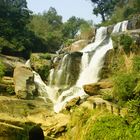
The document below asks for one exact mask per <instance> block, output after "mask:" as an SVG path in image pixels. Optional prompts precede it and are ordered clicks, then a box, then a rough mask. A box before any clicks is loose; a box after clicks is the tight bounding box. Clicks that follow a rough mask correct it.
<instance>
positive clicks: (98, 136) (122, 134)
mask: <svg viewBox="0 0 140 140" xmlns="http://www.w3.org/2000/svg"><path fill="white" fill-rule="evenodd" d="M127 129H128V126H127V124H126V122H125V120H124V119H123V118H121V117H119V116H114V115H108V116H104V117H100V118H99V119H97V120H96V121H95V122H94V123H93V125H91V127H90V129H89V131H88V132H87V134H86V135H85V136H84V137H85V138H84V140H126V139H127V140H128V139H129V138H128V137H129V133H128V132H127Z"/></svg>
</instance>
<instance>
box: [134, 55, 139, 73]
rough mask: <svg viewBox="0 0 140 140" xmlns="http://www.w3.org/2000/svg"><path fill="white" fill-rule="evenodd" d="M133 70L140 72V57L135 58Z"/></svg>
mask: <svg viewBox="0 0 140 140" xmlns="http://www.w3.org/2000/svg"><path fill="white" fill-rule="evenodd" d="M133 70H134V71H135V72H140V56H135V57H134V58H133Z"/></svg>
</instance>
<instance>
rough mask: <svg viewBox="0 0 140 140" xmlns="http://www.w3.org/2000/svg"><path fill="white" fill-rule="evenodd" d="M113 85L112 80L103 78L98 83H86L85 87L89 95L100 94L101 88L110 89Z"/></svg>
mask: <svg viewBox="0 0 140 140" xmlns="http://www.w3.org/2000/svg"><path fill="white" fill-rule="evenodd" d="M112 86H113V84H112V82H111V81H109V80H103V81H100V82H97V83H93V84H87V85H84V86H83V88H84V91H85V92H86V93H87V94H88V95H90V96H93V95H98V94H100V89H108V88H112Z"/></svg>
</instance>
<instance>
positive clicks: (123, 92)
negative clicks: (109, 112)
mask: <svg viewBox="0 0 140 140" xmlns="http://www.w3.org/2000/svg"><path fill="white" fill-rule="evenodd" d="M136 81H137V75H135V74H133V73H120V74H118V75H117V76H116V77H114V92H113V93H114V97H115V98H116V99H118V100H119V102H121V101H128V100H130V99H133V97H134V94H133V91H134V88H135V87H136V85H137V82H136Z"/></svg>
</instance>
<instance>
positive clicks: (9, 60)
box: [0, 54, 25, 76]
mask: <svg viewBox="0 0 140 140" xmlns="http://www.w3.org/2000/svg"><path fill="white" fill-rule="evenodd" d="M0 60H1V61H2V63H3V64H4V67H5V75H7V76H13V71H14V68H15V67H16V65H17V64H24V63H25V60H24V59H23V58H19V57H15V56H8V55H2V54H0Z"/></svg>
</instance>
